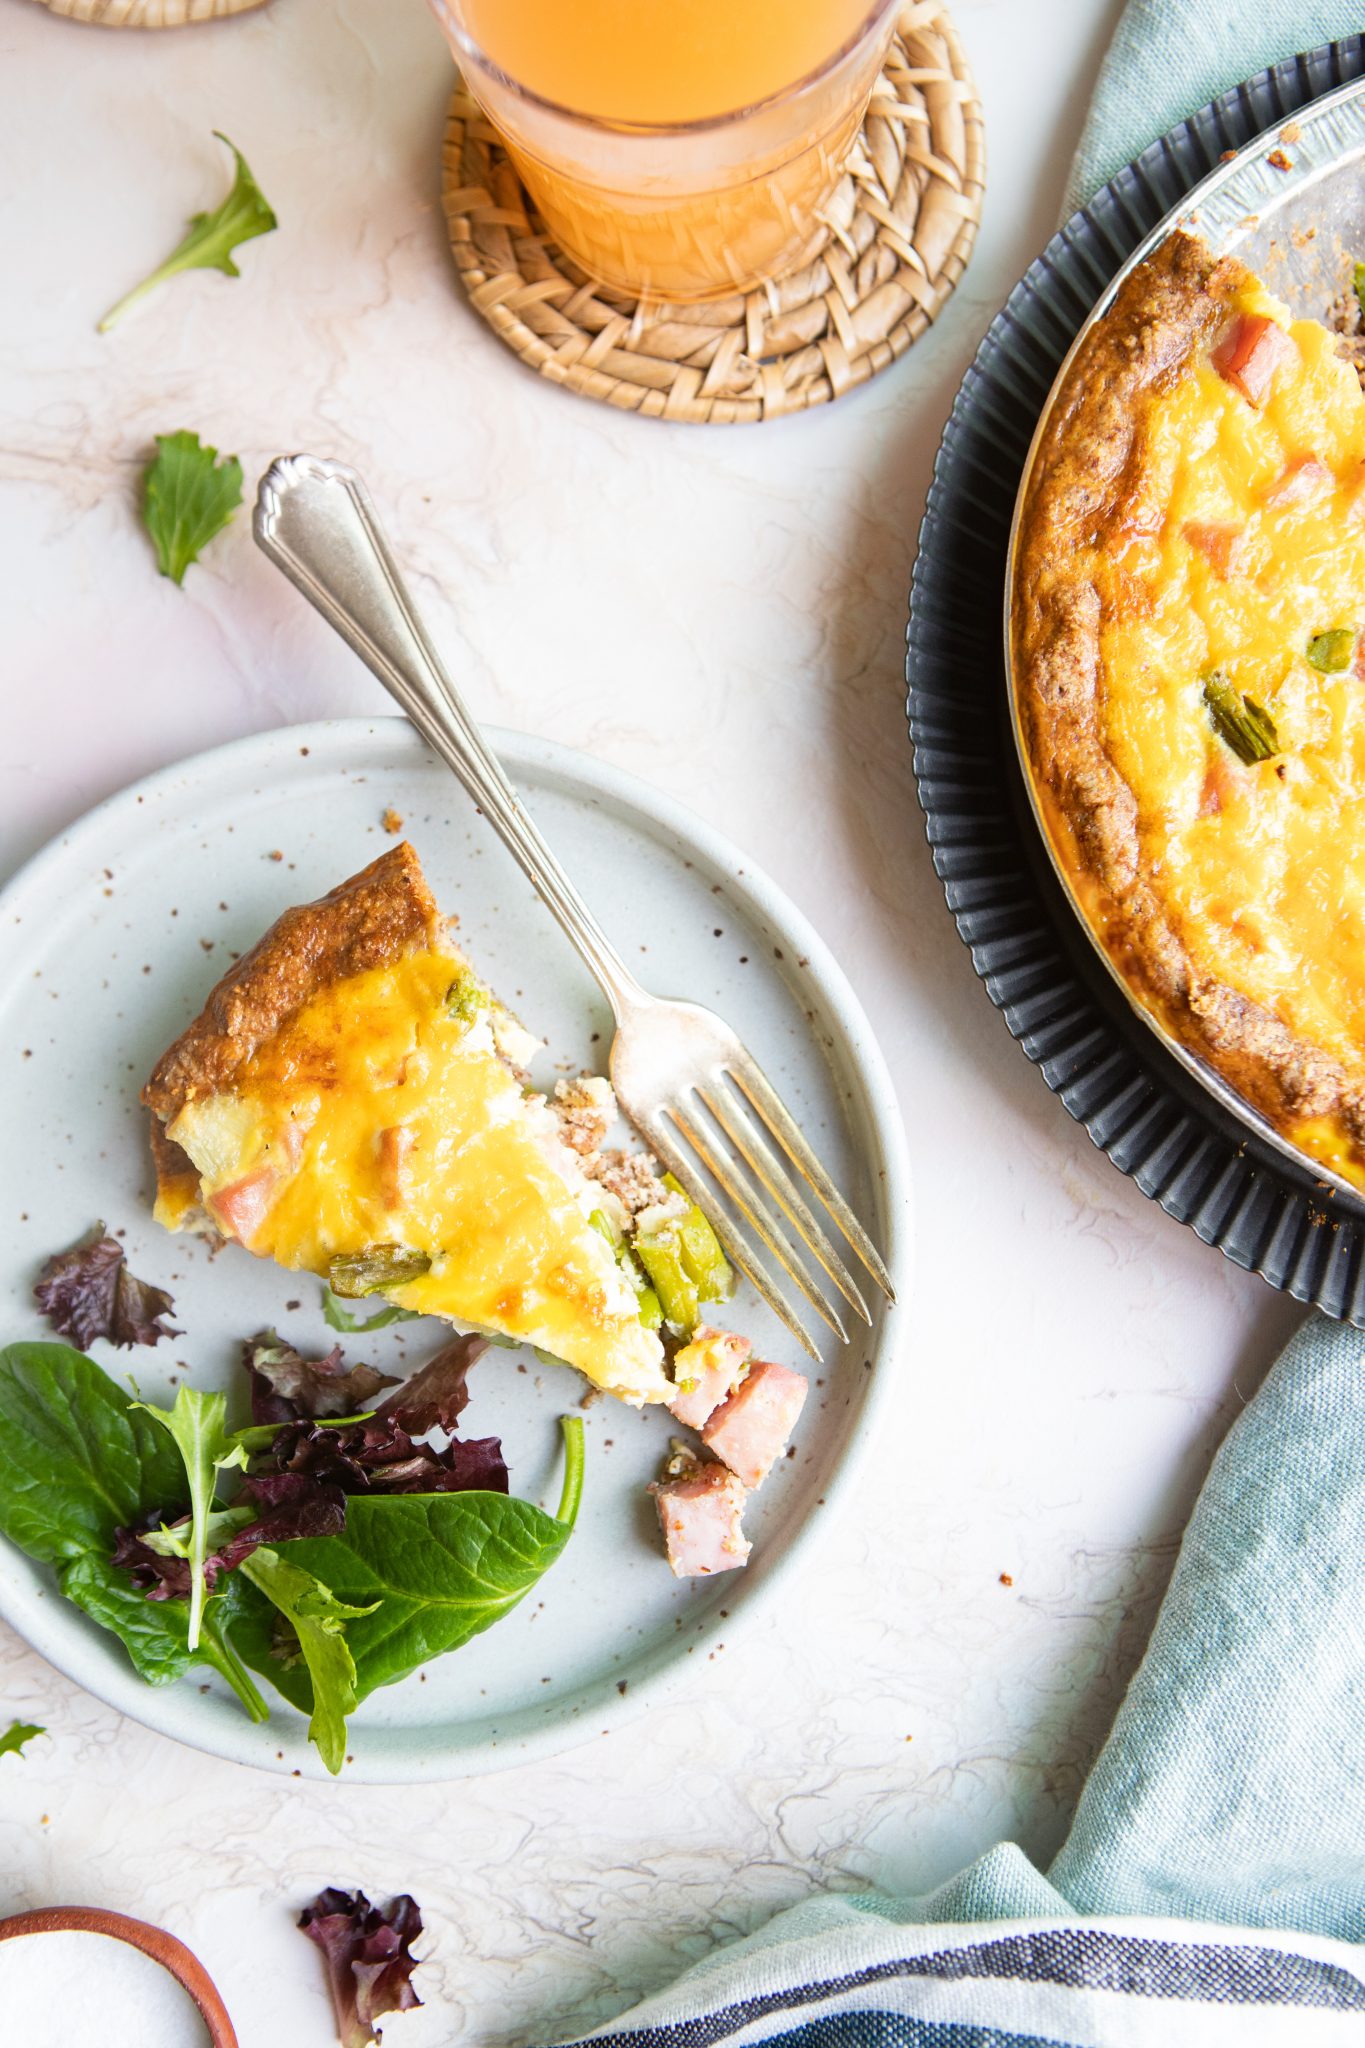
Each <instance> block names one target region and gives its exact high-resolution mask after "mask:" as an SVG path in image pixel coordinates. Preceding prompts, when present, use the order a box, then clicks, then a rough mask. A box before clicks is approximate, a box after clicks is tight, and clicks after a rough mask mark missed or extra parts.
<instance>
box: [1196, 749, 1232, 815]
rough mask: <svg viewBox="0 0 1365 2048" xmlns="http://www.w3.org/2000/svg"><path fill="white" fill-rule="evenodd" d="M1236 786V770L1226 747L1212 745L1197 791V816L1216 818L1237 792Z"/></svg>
mask: <svg viewBox="0 0 1365 2048" xmlns="http://www.w3.org/2000/svg"><path fill="white" fill-rule="evenodd" d="M1237 788H1238V782H1237V770H1236V769H1235V768H1234V767H1233V766H1232V764H1231V762H1230V761H1229V759H1228V750H1227V748H1226V747H1222V746H1218V745H1215V746H1213V747H1212V748H1211V749H1210V751H1209V758H1208V763H1207V766H1206V767H1205V770H1204V786H1203V788H1202V789H1201V790H1200V792H1199V816H1200V817H1201V818H1216V817H1217V816H1218V815H1219V813H1220V812H1221V811H1222V809H1223V806H1224V805H1225V804H1227V803H1230V802H1231V801H1232V799H1233V797H1234V796H1235V795H1236V794H1237Z"/></svg>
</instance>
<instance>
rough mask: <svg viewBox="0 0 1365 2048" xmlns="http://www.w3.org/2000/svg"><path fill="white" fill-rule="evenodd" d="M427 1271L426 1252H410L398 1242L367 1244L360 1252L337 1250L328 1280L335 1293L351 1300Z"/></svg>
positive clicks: (399, 1283) (398, 1284)
mask: <svg viewBox="0 0 1365 2048" xmlns="http://www.w3.org/2000/svg"><path fill="white" fill-rule="evenodd" d="M430 1270H431V1260H430V1258H429V1257H428V1255H427V1254H426V1252H414V1251H409V1250H408V1248H407V1246H406V1245H401V1244H368V1245H366V1247H365V1249H364V1251H363V1252H339V1253H338V1254H337V1256H336V1258H334V1259H333V1260H332V1261H331V1264H330V1265H329V1267H328V1279H329V1280H330V1282H331V1287H332V1292H333V1293H334V1294H339V1295H341V1296H342V1297H343V1298H344V1299H345V1300H347V1301H354V1300H356V1299H357V1297H358V1296H360V1295H362V1294H378V1293H379V1292H380V1290H381V1289H387V1288H390V1287H401V1286H402V1285H403V1284H404V1282H405V1281H408V1280H416V1279H417V1278H418V1277H419V1276H420V1275H421V1274H423V1273H429V1272H430Z"/></svg>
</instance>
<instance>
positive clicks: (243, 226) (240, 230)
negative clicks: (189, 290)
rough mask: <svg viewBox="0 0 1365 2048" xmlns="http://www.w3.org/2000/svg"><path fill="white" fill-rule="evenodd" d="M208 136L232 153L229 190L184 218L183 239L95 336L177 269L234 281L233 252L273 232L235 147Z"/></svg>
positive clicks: (216, 131)
mask: <svg viewBox="0 0 1365 2048" xmlns="http://www.w3.org/2000/svg"><path fill="white" fill-rule="evenodd" d="M213 132H214V134H215V135H216V136H217V137H218V140H219V141H220V142H222V143H226V144H227V147H228V148H229V149H230V150H231V151H232V155H233V161H234V163H235V165H236V172H235V175H234V177H233V180H232V187H231V190H230V191H229V192H228V195H227V197H226V199H224V200H223V201H222V203H221V205H218V206H215V207H214V209H213V211H212V213H196V214H192V215H191V216H190V231H189V233H188V234H187V235H186V236H185V238H184V240H183V241H182V242H180V243H179V244H178V245H177V247H176V248H174V249H173V250H172V251H171V253H170V255H169V256H168V257H167V258H166V261H165V262H164V263H162V264H159V265H158V266H157V268H156V269H155V270H154V271H153V272H152V274H151V276H150V277H145V278H144V279H143V280H142V283H141V284H139V285H134V287H133V289H132V291H130V292H126V293H125V294H124V296H123V297H122V298H121V299H120V300H119V302H118V304H117V305H116V306H111V307H110V308H109V311H108V312H107V313H106V314H105V316H104V318H103V319H102V320H101V321H100V323H99V331H100V333H101V334H107V333H108V332H109V329H110V328H111V327H112V326H113V325H114V322H115V321H116V320H121V319H122V317H123V315H124V314H125V313H126V312H127V311H128V309H129V307H130V306H134V305H136V304H137V301H138V300H139V299H141V298H144V297H145V296H146V294H147V293H148V292H150V291H154V290H155V289H156V287H157V285H159V284H164V283H165V281H166V279H167V278H168V277H175V276H177V275H178V274H179V272H180V271H182V270H221V271H223V272H224V273H225V274H226V275H227V276H228V277H240V276H241V272H240V271H239V270H238V268H237V265H236V264H235V263H234V262H233V260H232V252H233V250H234V249H237V248H240V246H241V244H242V243H243V242H249V241H252V240H253V239H254V237H255V236H257V235H268V234H269V233H270V231H271V229H272V228H277V227H278V226H279V222H278V221H277V220H276V218H275V215H274V213H273V212H272V210H271V208H270V205H269V203H268V202H267V200H266V197H265V194H264V193H263V192H262V190H261V188H260V186H259V185H258V184H257V183H256V180H255V179H254V178H253V177H252V175H251V168H250V166H249V165H248V163H247V160H246V158H245V157H244V156H243V155H242V152H241V151H240V149H238V147H237V145H236V144H235V143H233V142H228V138H227V136H226V135H224V134H223V133H222V131H221V129H218V128H215V129H214V131H213Z"/></svg>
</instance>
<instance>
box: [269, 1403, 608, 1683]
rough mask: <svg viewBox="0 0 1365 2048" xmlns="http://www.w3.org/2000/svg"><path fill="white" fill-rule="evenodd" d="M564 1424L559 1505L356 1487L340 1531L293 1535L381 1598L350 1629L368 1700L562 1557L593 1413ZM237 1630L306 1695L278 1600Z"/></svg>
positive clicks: (362, 1600)
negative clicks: (284, 1654)
mask: <svg viewBox="0 0 1365 2048" xmlns="http://www.w3.org/2000/svg"><path fill="white" fill-rule="evenodd" d="M563 1429H564V1445H565V1478H564V1491H563V1495H562V1498H561V1500H560V1504H559V1512H558V1514H557V1515H547V1514H546V1513H545V1511H544V1510H543V1509H542V1508H538V1507H535V1506H533V1505H532V1503H531V1502H530V1501H525V1500H515V1499H511V1498H509V1497H508V1496H507V1495H506V1494H502V1493H435V1494H430V1493H417V1494H388V1495H380V1494H356V1495H354V1496H353V1497H352V1498H351V1499H350V1500H349V1501H348V1502H347V1503H346V1527H345V1529H344V1530H343V1531H342V1533H341V1534H340V1535H339V1536H304V1537H300V1538H298V1539H297V1540H296V1541H294V1542H292V1543H289V1544H288V1545H287V1546H285V1550H286V1551H287V1555H288V1558H289V1561H290V1563H292V1564H298V1565H300V1566H302V1567H303V1569H304V1570H305V1571H307V1572H309V1573H311V1574H312V1575H313V1576H314V1577H315V1578H317V1579H320V1580H321V1581H322V1583H323V1585H324V1586H326V1587H328V1588H329V1589H330V1590H331V1591H332V1592H333V1593H334V1594H335V1595H336V1597H337V1599H338V1600H341V1601H344V1602H345V1603H346V1604H347V1605H348V1606H350V1607H354V1608H362V1607H363V1608H368V1609H369V1610H370V1611H369V1612H367V1613H365V1614H362V1615H358V1616H357V1617H356V1619H354V1620H353V1621H351V1622H350V1623H349V1625H348V1626H347V1629H346V1641H347V1645H348V1647H349V1649H350V1652H351V1655H352V1657H353V1658H354V1660H355V1674H356V1677H355V1696H356V1699H357V1700H363V1699H365V1698H366V1697H367V1696H368V1695H369V1694H370V1693H372V1692H374V1691H375V1690H376V1688H377V1687H379V1686H381V1685H393V1684H394V1683H395V1682H396V1681H397V1680H398V1679H400V1678H406V1677H407V1676H408V1674H409V1673H410V1672H413V1671H416V1670H417V1669H418V1667H419V1666H420V1665H423V1664H427V1663H429V1662H430V1661H431V1659H432V1658H433V1657H439V1656H442V1655H443V1654H444V1653H445V1652H446V1651H447V1650H457V1649H459V1648H460V1646H461V1645H462V1644H464V1643H467V1642H469V1641H470V1639H471V1638H472V1637H474V1636H476V1635H480V1634H481V1633H482V1632H483V1630H484V1629H486V1628H491V1627H492V1625H493V1623H494V1622H495V1621H501V1619H502V1617H503V1615H504V1614H506V1613H507V1612H508V1611H509V1609H511V1608H513V1607H515V1606H516V1604H517V1602H518V1601H519V1600H521V1599H523V1598H524V1597H525V1595H526V1594H527V1593H528V1592H529V1591H530V1590H531V1588H532V1586H534V1585H535V1584H536V1583H537V1581H538V1580H539V1579H540V1578H542V1577H543V1575H544V1574H545V1573H546V1572H547V1571H548V1570H549V1568H550V1566H551V1565H552V1564H553V1563H554V1562H555V1560H556V1559H557V1558H558V1557H559V1555H560V1554H561V1552H562V1551H563V1549H564V1546H565V1544H566V1543H567V1542H568V1540H569V1535H570V1533H571V1531H572V1529H573V1525H574V1521H575V1519H576V1517H577V1513H578V1505H579V1501H580V1499H581V1496H582V1486H583V1420H582V1417H581V1416H577V1415H574V1416H566V1417H565V1418H564V1423H563ZM235 1635H236V1641H237V1644H238V1647H239V1648H240V1650H241V1653H242V1656H243V1658H244V1660H245V1661H246V1663H248V1664H249V1665H250V1666H251V1668H252V1670H253V1671H259V1672H261V1673H262V1674H263V1675H264V1676H265V1677H267V1678H269V1679H270V1680H271V1681H272V1682H273V1683H274V1684H275V1685H276V1686H277V1687H278V1688H279V1690H280V1691H281V1692H282V1693H283V1694H284V1696H285V1698H286V1699H288V1700H291V1701H292V1702H293V1704H294V1705H295V1706H302V1705H304V1704H306V1701H307V1693H306V1690H305V1688H304V1686H303V1685H302V1684H301V1683H300V1680H301V1678H302V1674H301V1673H300V1672H298V1670H297V1669H295V1670H293V1671H289V1670H286V1669H284V1668H283V1667H282V1666H281V1663H280V1660H279V1659H278V1658H277V1657H273V1656H272V1654H271V1652H272V1643H273V1618H272V1617H271V1615H270V1614H269V1611H268V1609H267V1610H265V1611H264V1612H263V1611H262V1610H261V1609H260V1608H259V1607H254V1608H249V1609H248V1611H247V1613H246V1614H245V1615H244V1617H243V1620H242V1623H241V1625H240V1627H239V1628H238V1629H237V1630H236V1632H235Z"/></svg>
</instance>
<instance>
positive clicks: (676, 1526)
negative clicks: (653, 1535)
mask: <svg viewBox="0 0 1365 2048" xmlns="http://www.w3.org/2000/svg"><path fill="white" fill-rule="evenodd" d="M650 1492H651V1493H652V1494H653V1495H654V1499H655V1503H656V1505H657V1507H658V1510H659V1526H660V1528H661V1529H662V1530H663V1537H664V1548H665V1550H666V1551H667V1552H668V1562H669V1564H670V1565H671V1566H672V1569H673V1575H674V1577H675V1578H679V1579H696V1578H706V1577H708V1576H710V1575H711V1574H712V1573H714V1572H732V1571H735V1570H737V1569H738V1567H739V1566H740V1565H743V1564H747V1563H748V1561H749V1544H748V1542H747V1540H746V1539H745V1535H744V1530H743V1528H742V1527H741V1526H740V1517H741V1516H742V1514H743V1512H744V1488H743V1487H742V1486H741V1485H740V1482H739V1481H738V1479H736V1477H735V1475H734V1473H733V1472H727V1470H726V1469H725V1467H724V1465H694V1466H693V1467H692V1468H691V1469H690V1470H689V1471H687V1472H684V1473H683V1474H682V1475H681V1476H680V1477H679V1478H677V1479H665V1480H662V1481H661V1482H660V1483H659V1484H658V1485H657V1486H652V1487H651V1488H650Z"/></svg>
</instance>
